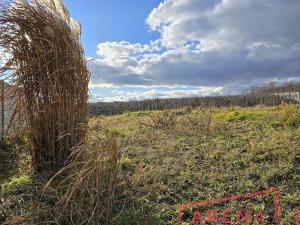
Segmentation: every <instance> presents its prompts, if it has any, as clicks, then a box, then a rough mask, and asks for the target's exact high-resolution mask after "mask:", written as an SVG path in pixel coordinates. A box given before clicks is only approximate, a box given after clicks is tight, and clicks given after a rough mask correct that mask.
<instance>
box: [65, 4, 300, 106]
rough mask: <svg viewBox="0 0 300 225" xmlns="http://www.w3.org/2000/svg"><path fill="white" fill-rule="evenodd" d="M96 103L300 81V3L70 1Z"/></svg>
mask: <svg viewBox="0 0 300 225" xmlns="http://www.w3.org/2000/svg"><path fill="white" fill-rule="evenodd" d="M65 4H66V6H67V7H68V9H69V11H70V14H71V16H72V17H73V18H75V19H77V20H79V21H80V22H81V24H82V41H83V44H84V47H85V52H86V56H87V58H93V60H92V61H89V63H88V68H89V70H90V72H91V82H90V101H127V100H142V99H147V98H174V97H191V96H204V95H226V94H237V93H240V92H242V91H244V90H246V89H247V88H249V87H251V86H256V85H261V84H264V83H266V82H269V81H277V82H289V81H295V80H297V81H299V80H300V79H299V77H300V64H299V60H300V23H299V22H298V21H299V18H300V1H299V0H287V1H282V0H162V1H158V0H145V1H141V0H109V1H104V0H98V1H96V0H90V1H84V0H76V1H74V0H66V1H65Z"/></svg>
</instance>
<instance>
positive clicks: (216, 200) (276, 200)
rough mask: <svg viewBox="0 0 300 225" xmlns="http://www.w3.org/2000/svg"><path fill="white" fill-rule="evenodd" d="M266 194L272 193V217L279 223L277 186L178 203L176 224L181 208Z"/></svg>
mask: <svg viewBox="0 0 300 225" xmlns="http://www.w3.org/2000/svg"><path fill="white" fill-rule="evenodd" d="M267 194H273V200H274V217H273V219H274V223H275V224H278V223H279V194H278V189H277V188H271V189H268V190H263V191H257V192H252V193H246V194H240V195H234V196H230V197H223V198H216V199H210V200H204V201H201V202H193V203H188V204H183V205H180V206H179V208H178V224H182V215H183V213H182V210H183V209H188V208H193V207H199V206H204V205H208V204H215V203H219V202H226V201H232V200H236V199H240V198H248V197H254V196H262V195H267Z"/></svg>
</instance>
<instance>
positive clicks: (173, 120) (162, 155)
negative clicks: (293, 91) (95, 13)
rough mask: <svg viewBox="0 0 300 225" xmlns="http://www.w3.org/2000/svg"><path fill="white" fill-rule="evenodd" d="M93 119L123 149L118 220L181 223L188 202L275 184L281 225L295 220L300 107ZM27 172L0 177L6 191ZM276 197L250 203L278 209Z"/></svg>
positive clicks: (187, 215) (299, 194) (124, 224)
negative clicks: (182, 207)
mask: <svg viewBox="0 0 300 225" xmlns="http://www.w3.org/2000/svg"><path fill="white" fill-rule="evenodd" d="M90 123H91V124H95V123H98V124H99V125H100V126H102V127H103V129H109V130H111V131H112V132H114V133H116V134H117V135H118V140H119V145H120V148H121V151H122V158H121V162H120V167H121V173H120V177H119V182H118V185H117V189H116V197H115V198H116V200H115V203H114V205H115V212H116V213H115V216H114V219H113V224H115V225H116V224H121V225H131V224H132V225H133V224H141V225H142V224H143V225H145V224H154V225H155V224H177V216H178V215H177V213H178V206H179V205H180V204H186V203H190V202H198V201H202V200H207V199H213V198H218V197H224V196H231V195H236V194H243V193H247V192H255V191H259V190H265V189H269V188H272V187H277V188H278V189H279V192H280V196H279V198H280V214H281V220H280V221H281V222H280V223H281V224H294V223H293V211H292V210H293V209H294V208H295V207H296V206H298V207H299V202H300V188H299V187H300V167H299V165H300V107H299V106H296V105H280V106H276V107H262V106H261V107H254V108H213V109H211V110H209V109H178V110H171V111H165V112H159V111H143V112H133V113H124V114H122V115H118V116H104V117H95V118H91V120H90ZM4 171H5V170H4V168H1V172H3V173H4ZM17 171H18V170H17ZM22 173H24V171H23V172H22ZM22 173H20V172H17V174H15V175H14V176H13V178H12V176H11V174H10V176H4V175H2V176H0V178H1V179H2V180H0V181H1V183H2V190H3V189H4V188H3V187H6V189H9V188H12V187H13V188H16V186H19V185H22V182H23V181H24V182H25V183H28V179H27V178H26V176H25V177H24V174H22ZM6 197H7V194H6ZM271 200H272V199H270V198H269V197H266V198H258V199H257V198H255V199H254V198H253V199H250V200H249V202H248V203H247V204H249V205H250V207H251V208H256V209H257V208H266V211H268V212H270V211H271V210H272V205H271V203H272V201H271ZM235 204H237V203H235V202H232V203H228V204H226V207H235V206H236V205H235ZM215 207H224V205H221V206H220V205H218V206H215ZM192 217H193V214H192V210H186V211H184V217H183V219H184V223H183V224H190V223H188V222H189V221H191V218H192ZM266 220H267V221H268V222H267V224H270V223H269V222H270V221H271V218H270V217H267V218H266ZM196 224H197V223H196Z"/></svg>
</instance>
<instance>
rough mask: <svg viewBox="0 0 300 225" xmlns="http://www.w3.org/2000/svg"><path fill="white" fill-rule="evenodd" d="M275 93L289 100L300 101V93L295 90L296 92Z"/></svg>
mask: <svg viewBox="0 0 300 225" xmlns="http://www.w3.org/2000/svg"><path fill="white" fill-rule="evenodd" d="M275 95H279V96H282V97H285V98H287V99H289V100H293V101H296V102H300V93H299V92H298V91H294V92H280V93H275Z"/></svg>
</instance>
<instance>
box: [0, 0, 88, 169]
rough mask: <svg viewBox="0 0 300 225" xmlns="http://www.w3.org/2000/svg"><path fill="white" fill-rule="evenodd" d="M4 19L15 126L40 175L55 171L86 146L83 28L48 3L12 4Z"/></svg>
mask: <svg viewBox="0 0 300 225" xmlns="http://www.w3.org/2000/svg"><path fill="white" fill-rule="evenodd" d="M46 2H47V1H46ZM50 2H51V1H50ZM55 2H57V1H55ZM60 9H61V10H62V9H63V8H62V7H60ZM0 15H1V17H0V49H2V51H5V54H6V56H8V59H7V61H6V64H5V65H4V66H3V67H2V68H1V71H0V73H1V74H2V76H8V78H9V79H8V82H9V83H10V86H9V89H8V91H7V94H8V95H9V96H13V101H14V114H13V121H14V123H17V124H20V126H19V128H20V127H25V128H26V132H27V133H28V141H29V146H30V151H31V156H32V160H33V165H34V167H35V169H36V171H38V172H43V171H56V170H58V169H59V168H61V167H62V166H63V165H65V163H66V162H67V161H68V159H69V156H70V155H71V154H72V152H73V150H74V149H75V148H76V147H77V146H80V145H82V144H83V143H84V140H85V133H86V131H85V128H84V126H85V125H86V124H87V114H88V105H87V100H88V82H89V72H88V70H87V66H86V59H85V56H84V52H83V48H82V46H81V43H80V40H79V38H78V34H79V33H80V31H79V30H78V29H79V26H78V24H77V23H74V20H70V18H69V19H68V18H67V14H66V13H65V14H63V13H62V12H60V11H58V10H55V8H54V7H49V5H47V4H45V1H29V0H21V1H14V3H13V4H7V5H5V6H1V11H0ZM62 15H65V16H66V17H64V16H62Z"/></svg>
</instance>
